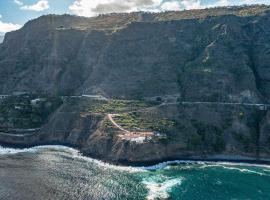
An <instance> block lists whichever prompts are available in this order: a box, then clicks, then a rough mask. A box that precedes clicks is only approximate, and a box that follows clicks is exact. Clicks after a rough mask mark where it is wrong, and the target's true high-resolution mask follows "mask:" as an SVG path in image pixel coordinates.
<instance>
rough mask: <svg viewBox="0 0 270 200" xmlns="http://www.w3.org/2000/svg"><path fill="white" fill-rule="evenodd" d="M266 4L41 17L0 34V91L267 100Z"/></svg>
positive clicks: (268, 37) (128, 96)
mask: <svg viewBox="0 0 270 200" xmlns="http://www.w3.org/2000/svg"><path fill="white" fill-rule="evenodd" d="M269 9H270V8H269V7H267V6H255V7H232V8H216V9H207V10H197V11H184V12H166V13H158V14H147V13H146V14H145V13H132V14H112V15H105V16H99V17H96V18H82V17H75V16H68V15H63V16H56V15H48V16H43V17H40V18H38V19H35V20H32V21H30V22H28V23H26V24H25V26H24V27H23V28H22V29H20V30H18V31H15V32H11V33H7V34H6V37H5V41H4V43H3V44H1V46H0V73H1V75H2V78H1V80H0V93H2V94H10V93H12V92H13V91H32V92H41V91H42V92H48V93H52V94H61V95H70V94H82V93H83V94H97V93H99V94H103V95H104V96H107V97H115V98H133V99H134V98H143V97H152V96H164V95H172V94H178V95H179V96H181V97H182V98H183V99H188V100H211V101H217V100H219V101H223V100H224V101H249V102H262V101H268V100H269V97H270V93H269V90H267V88H268V87H269V76H270V75H269V70H268V69H269V68H268V66H269V62H270V60H269V40H270V36H269V30H268V27H269V23H270V20H269V15H270V12H269Z"/></svg>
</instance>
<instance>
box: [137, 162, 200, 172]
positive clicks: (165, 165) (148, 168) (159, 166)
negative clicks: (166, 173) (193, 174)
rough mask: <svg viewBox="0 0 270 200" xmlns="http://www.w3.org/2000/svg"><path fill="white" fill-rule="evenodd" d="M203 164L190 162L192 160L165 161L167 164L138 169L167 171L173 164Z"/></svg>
mask: <svg viewBox="0 0 270 200" xmlns="http://www.w3.org/2000/svg"><path fill="white" fill-rule="evenodd" d="M202 163H205V162H201V161H192V160H174V161H167V162H162V163H159V164H156V165H152V166H148V167H139V168H141V169H144V170H159V169H165V168H166V169H169V166H170V165H173V164H202Z"/></svg>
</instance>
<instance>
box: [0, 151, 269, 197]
mask: <svg viewBox="0 0 270 200" xmlns="http://www.w3.org/2000/svg"><path fill="white" fill-rule="evenodd" d="M0 199H1V200H14V199H16V200H32V199H33V200H48V199H50V200H62V199H63V200H73V199H74V200H88V199H89V200H103V199H104V200H105V199H106V200H107V199H108V200H110V199H119V200H125V199H127V200H132V199H134V200H141V199H142V200H143V199H149V200H150V199H151V200H154V199H157V200H160V199H173V200H174V199H175V200H177V199H179V200H180V199H181V200H223V199H224V200H225V199H226V200H228V199H230V200H238V199H240V200H241V199H243V200H248V199H250V200H253V199H262V200H267V199H270V166H267V165H253V164H243V163H225V162H194V161H193V162H192V161H182V162H181V161H175V162H167V163H161V164H158V165H155V166H151V167H123V166H115V165H111V164H107V163H104V162H101V161H98V160H95V159H91V158H88V157H85V156H82V155H81V154H80V153H79V152H78V151H77V150H75V149H72V148H68V147H64V146H39V147H34V148H29V149H11V148H3V147H0Z"/></svg>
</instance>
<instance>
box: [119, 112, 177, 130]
mask: <svg viewBox="0 0 270 200" xmlns="http://www.w3.org/2000/svg"><path fill="white" fill-rule="evenodd" d="M114 119H115V121H116V122H117V123H118V124H119V125H121V126H122V127H123V128H125V129H127V130H130V131H157V132H161V133H167V132H170V131H171V130H172V129H173V128H174V127H175V125H176V123H175V121H173V120H170V119H166V118H163V119H159V118H155V119H153V118H147V117H145V116H142V115H140V113H128V114H121V115H119V116H115V117H114Z"/></svg>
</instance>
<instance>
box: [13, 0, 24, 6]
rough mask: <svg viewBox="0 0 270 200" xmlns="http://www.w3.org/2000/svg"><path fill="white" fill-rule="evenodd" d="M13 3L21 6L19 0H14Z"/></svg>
mask: <svg viewBox="0 0 270 200" xmlns="http://www.w3.org/2000/svg"><path fill="white" fill-rule="evenodd" d="M14 3H16V4H17V5H19V6H22V5H23V2H21V1H20V0H14Z"/></svg>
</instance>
